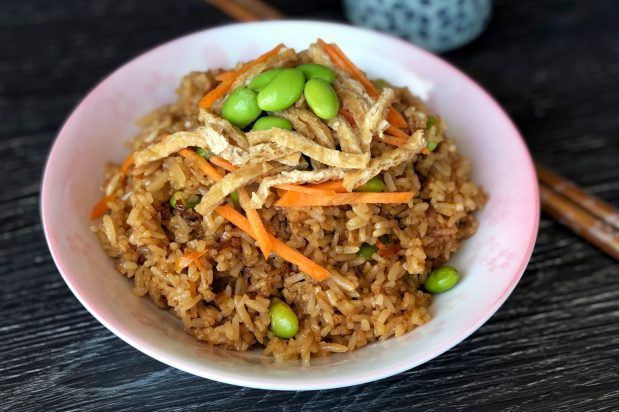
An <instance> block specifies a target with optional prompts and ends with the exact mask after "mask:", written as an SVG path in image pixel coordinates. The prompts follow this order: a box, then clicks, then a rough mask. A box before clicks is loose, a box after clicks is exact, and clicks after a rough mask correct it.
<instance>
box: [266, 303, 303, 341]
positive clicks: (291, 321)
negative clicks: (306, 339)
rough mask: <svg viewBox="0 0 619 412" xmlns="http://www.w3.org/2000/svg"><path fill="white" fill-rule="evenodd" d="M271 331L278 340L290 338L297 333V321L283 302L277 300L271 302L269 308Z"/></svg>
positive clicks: (292, 312)
mask: <svg viewBox="0 0 619 412" xmlns="http://www.w3.org/2000/svg"><path fill="white" fill-rule="evenodd" d="M269 315H270V317H271V330H272V331H273V333H275V336H277V337H278V338H284V339H288V338H292V337H293V336H294V335H296V334H297V332H298V331H299V319H298V318H297V315H296V314H295V313H294V311H293V310H292V309H291V308H290V306H288V305H287V304H286V303H285V302H282V301H281V300H280V299H278V298H273V299H272V300H271V305H270V306H269Z"/></svg>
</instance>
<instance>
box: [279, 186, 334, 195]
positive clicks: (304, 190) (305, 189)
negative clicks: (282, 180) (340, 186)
mask: <svg viewBox="0 0 619 412" xmlns="http://www.w3.org/2000/svg"><path fill="white" fill-rule="evenodd" d="M275 187H276V188H277V189H282V190H289V191H291V192H299V193H307V194H310V195H314V196H322V195H333V194H335V190H330V189H317V188H315V187H310V186H309V185H294V184H281V185H275Z"/></svg>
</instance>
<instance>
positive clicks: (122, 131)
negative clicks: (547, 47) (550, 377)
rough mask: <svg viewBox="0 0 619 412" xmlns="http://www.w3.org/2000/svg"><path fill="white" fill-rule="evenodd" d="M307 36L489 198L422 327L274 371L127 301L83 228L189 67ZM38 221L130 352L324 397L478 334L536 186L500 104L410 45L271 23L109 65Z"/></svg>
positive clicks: (61, 147) (345, 30) (47, 185)
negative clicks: (435, 125) (436, 125)
mask: <svg viewBox="0 0 619 412" xmlns="http://www.w3.org/2000/svg"><path fill="white" fill-rule="evenodd" d="M317 37H321V38H323V39H325V40H326V41H327V42H336V43H338V44H339V45H340V46H341V47H342V48H343V49H344V50H345V52H346V53H347V54H348V55H349V56H350V57H351V59H352V60H353V61H355V62H356V63H357V64H358V65H359V66H360V67H361V68H363V69H364V70H366V71H367V73H368V74H369V76H370V77H381V78H385V79H389V81H391V82H392V83H394V84H398V85H406V86H408V87H410V88H411V90H413V91H414V92H415V93H417V94H419V95H421V96H422V97H423V98H424V99H425V100H426V101H427V103H428V105H429V106H430V108H431V109H432V110H435V111H436V112H438V113H440V114H441V115H442V116H444V118H445V119H446V121H447V123H448V125H449V134H450V135H451V136H453V137H454V138H455V140H456V142H457V145H458V147H459V149H460V150H461V151H462V152H463V153H464V154H465V155H467V156H468V157H469V158H470V159H471V160H472V170H473V178H474V180H475V181H476V182H478V183H481V184H482V185H483V187H484V188H485V189H486V190H487V191H488V193H489V194H490V201H489V203H488V205H487V206H486V208H485V209H484V210H483V211H482V212H480V213H479V214H478V217H479V220H480V223H481V224H480V228H479V231H478V233H477V234H476V235H475V236H474V237H472V238H471V239H469V240H467V241H466V242H465V243H464V246H463V247H462V249H461V250H460V251H459V252H458V253H457V254H456V256H455V257H454V258H453V259H452V261H451V263H452V264H453V265H454V266H456V267H458V268H459V269H460V270H461V272H462V274H463V277H462V280H461V282H460V283H459V284H458V285H457V286H456V287H455V288H454V289H453V290H451V291H450V292H449V293H445V294H442V295H439V296H437V297H436V299H435V301H434V303H433V305H432V308H431V312H432V315H433V319H432V321H431V322H430V323H428V324H427V325H425V326H423V327H420V328H418V329H416V330H414V331H412V332H410V333H408V334H406V335H405V336H403V337H400V338H395V339H389V340H387V341H385V342H381V343H375V344H371V345H368V346H366V347H364V348H362V349H360V350H357V351H355V352H352V353H345V354H335V355H333V356H331V357H330V358H322V359H315V360H312V361H311V365H310V366H302V365H301V364H300V363H298V362H292V361H291V362H285V363H275V362H274V361H273V360H272V359H270V358H269V357H266V356H263V355H261V352H260V351H251V352H247V353H237V352H233V351H226V350H223V349H220V348H212V347H209V346H207V345H204V344H201V343H199V342H197V341H195V340H194V339H193V338H191V337H189V336H187V335H186V334H185V333H184V331H183V328H182V325H181V322H180V321H179V320H178V319H177V318H175V316H174V315H172V314H170V313H168V312H165V311H162V310H160V309H158V308H157V307H156V306H155V305H154V304H153V302H151V301H150V300H149V299H148V298H138V297H136V296H134V295H133V294H132V293H131V288H132V282H131V281H128V280H127V279H125V278H124V277H122V276H120V275H119V274H118V273H116V272H115V270H114V268H113V264H112V261H111V260H110V259H109V258H108V257H107V256H106V255H105V253H104V252H103V251H102V249H101V248H100V247H99V244H98V242H97V239H96V238H95V236H94V235H93V234H92V233H91V232H90V230H89V226H90V225H91V224H92V222H91V221H90V218H89V212H90V209H91V207H92V205H93V204H94V203H96V201H97V199H98V198H99V196H100V192H99V185H100V182H101V179H102V172H103V168H104V164H105V163H106V162H107V161H110V160H113V161H116V162H120V161H121V160H122V159H123V158H124V156H125V155H126V154H127V149H126V148H125V146H124V143H125V142H126V141H127V140H128V139H129V138H131V137H132V136H133V135H134V134H135V133H136V132H137V131H138V129H137V127H136V126H135V120H136V119H137V118H139V117H140V116H142V115H144V114H146V113H148V112H149V111H151V110H153V109H154V108H156V107H158V106H160V105H162V104H164V103H170V102H172V101H173V100H174V98H175V95H174V89H175V88H176V87H177V84H178V81H179V79H180V78H181V76H182V75H184V74H185V73H187V72H189V71H191V70H205V69H209V68H217V67H224V68H226V67H233V66H234V64H235V63H236V62H238V61H242V60H249V59H252V58H254V57H256V56H257V55H258V54H260V53H262V52H264V51H265V50H268V49H270V48H272V47H273V46H274V45H275V44H277V43H280V42H285V43H286V45H288V46H291V47H295V48H296V49H297V50H302V49H305V48H306V47H307V46H308V45H309V44H310V43H312V42H314V41H315V40H316V38H317ZM41 214H42V217H43V224H44V230H45V235H46V237H47V242H48V244H49V248H50V250H51V253H52V255H53V257H54V261H55V262H56V265H57V266H58V269H59V271H60V273H61V274H62V276H63V277H64V279H65V281H66V282H67V284H68V285H69V288H70V289H71V290H72V291H73V293H74V294H75V296H77V298H78V299H79V300H80V302H82V304H83V305H84V306H85V307H86V309H88V310H89V311H90V313H92V314H93V316H95V317H96V318H97V319H98V320H99V321H100V322H101V323H103V325H105V326H106V327H107V328H108V329H109V330H111V331H112V332H113V333H114V334H116V335H117V336H118V337H120V338H121V339H123V340H124V341H125V342H127V343H129V344H130V345H132V346H133V347H135V348H136V349H138V350H140V351H142V352H144V353H146V354H147V355H149V356H152V357H153V358H155V359H157V360H159V361H161V362H164V363H166V364H168V365H171V366H174V367H176V368H179V369H181V370H184V371H186V372H189V373H192V374H195V375H198V376H202V377H205V378H209V379H213V380H216V381H220V382H225V383H230V384H235V385H242V386H249V387H254V388H264V389H280V390H309V389H327V388H336V387H342V386H350V385H356V384H360V383H365V382H370V381H373V380H377V379H380V378H384V377H387V376H390V375H394V374H397V373H399V372H402V371H405V370H407V369H410V368H412V367H415V366H417V365H420V364H422V363H424V362H426V361H428V360H430V359H432V358H434V357H435V356H438V355H440V354H441V353H443V352H445V351H447V350H448V349H450V348H451V347H453V346H454V345H456V344H457V343H458V342H460V341H462V340H463V339H464V338H466V337H467V336H468V335H470V334H471V333H473V332H474V331H475V330H476V329H477V328H479V327H480V326H481V325H482V324H483V323H484V322H485V321H486V320H487V319H488V318H489V317H490V316H491V315H492V314H493V313H494V312H495V311H496V310H497V309H498V308H499V306H500V305H501V304H502V303H503V301H505V299H506V298H507V297H508V296H509V294H510V293H511V291H512V290H513V288H514V287H515V286H516V283H517V282H518V280H519V279H520V277H521V275H522V273H523V271H524V269H525V267H526V264H527V262H528V260H529V257H530V255H531V251H532V249H533V244H534V241H535V235H536V233H537V226H538V214H539V206H538V190H537V181H536V177H535V173H534V170H533V165H532V162H531V158H530V156H529V153H528V152H527V149H526V146H525V144H524V142H523V139H522V138H521V136H520V135H519V133H518V131H517V130H516V128H515V127H514V125H513V124H512V122H511V121H510V119H509V118H508V117H507V115H506V114H505V112H504V111H503V110H502V109H501V108H500V107H499V106H498V105H497V103H496V102H495V101H494V100H493V99H492V98H491V97H490V96H489V95H488V94H487V93H486V92H485V91H484V90H483V89H481V88H480V87H479V86H478V85H477V84H476V83H474V82H473V81H472V80H471V79H469V78H468V77H466V76H465V75H464V74H462V73H461V72H460V71H458V70H457V69H456V68H454V67H453V66H451V65H449V64H448V63H446V62H444V61H443V60H441V59H439V58H438V57H436V56H434V55H432V54H429V53H427V52H425V51H423V50H421V49H419V48H417V47H415V46H413V45H411V44H409V43H406V42H404V41H402V40H398V39H396V38H393V37H389V36H386V35H382V34H379V33H375V32H372V31H368V30H364V29H358V28H353V27H349V26H345V25H340V24H330V23H318V22H300V21H281V22H265V23H251V24H235V25H230V26H224V27H219V28H215V29H209V30H205V31H202V32H199V33H195V34H191V35H188V36H185V37H182V38H180V39H177V40H174V41H171V42H169V43H166V44H164V45H162V46H159V47H157V48H155V49H153V50H151V51H149V52H146V53H144V54H142V55H140V56H139V57H137V58H135V59H134V60H132V61H130V62H129V63H127V64H126V65H124V66H122V67H121V68H120V69H118V70H116V71H115V72H114V73H112V74H111V75H110V76H108V77H107V78H106V79H105V80H103V81H102V82H101V83H100V84H99V85H98V86H97V87H95V88H94V89H93V90H92V91H91V92H90V93H89V94H88V95H87V96H86V98H85V99H84V100H83V101H82V102H81V103H80V104H79V105H78V106H77V108H76V109H75V110H74V111H73V113H72V114H71V116H70V117H69V119H68V120H67V121H66V123H65V125H64V126H63V127H62V130H61V131H60V133H59V134H58V137H57V139H56V141H55V143H54V145H53V147H52V150H51V152H50V155H49V159H48V161H47V165H46V168H45V174H44V178H43V184H42V194H41Z"/></svg>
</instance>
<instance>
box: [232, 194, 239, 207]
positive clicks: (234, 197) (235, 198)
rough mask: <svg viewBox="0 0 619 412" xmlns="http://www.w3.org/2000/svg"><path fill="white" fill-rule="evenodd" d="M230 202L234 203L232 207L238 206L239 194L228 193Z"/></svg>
mask: <svg viewBox="0 0 619 412" xmlns="http://www.w3.org/2000/svg"><path fill="white" fill-rule="evenodd" d="M230 200H231V201H232V203H234V206H240V204H241V201H240V200H239V194H238V193H237V192H232V193H230Z"/></svg>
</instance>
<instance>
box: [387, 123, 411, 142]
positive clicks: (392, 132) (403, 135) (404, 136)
mask: <svg viewBox="0 0 619 412" xmlns="http://www.w3.org/2000/svg"><path fill="white" fill-rule="evenodd" d="M385 131H386V132H387V133H389V134H390V135H392V136H395V137H399V138H401V139H405V140H408V139H410V138H411V137H410V135H408V134H407V133H406V132H404V131H402V130H400V129H398V128H397V127H394V126H389V127H388V128H387V129H385Z"/></svg>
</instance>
